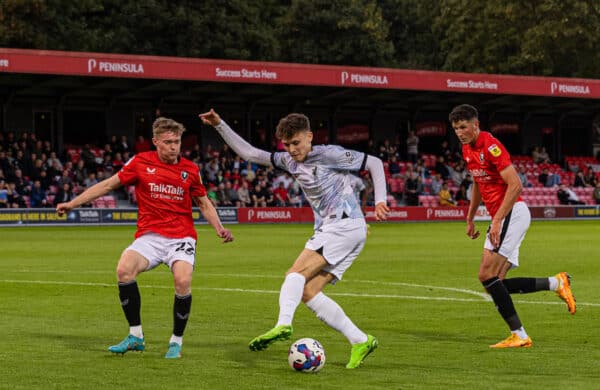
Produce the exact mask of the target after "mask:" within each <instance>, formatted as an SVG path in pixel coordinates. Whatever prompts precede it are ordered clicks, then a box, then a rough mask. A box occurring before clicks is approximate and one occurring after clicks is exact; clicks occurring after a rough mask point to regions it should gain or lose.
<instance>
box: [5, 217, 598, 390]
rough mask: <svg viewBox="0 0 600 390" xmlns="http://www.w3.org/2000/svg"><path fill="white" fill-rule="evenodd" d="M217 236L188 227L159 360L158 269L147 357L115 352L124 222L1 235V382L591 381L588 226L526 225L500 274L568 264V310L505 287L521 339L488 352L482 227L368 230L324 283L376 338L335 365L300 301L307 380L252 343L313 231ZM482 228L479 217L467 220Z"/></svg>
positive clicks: (326, 340)
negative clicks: (516, 262) (180, 336)
mask: <svg viewBox="0 0 600 390" xmlns="http://www.w3.org/2000/svg"><path fill="white" fill-rule="evenodd" d="M229 227H230V228H231V230H232V231H233V233H234V235H235V237H236V240H235V242H234V243H232V244H227V245H223V244H221V243H220V241H219V240H218V238H217V237H216V236H215V234H214V231H213V230H212V229H211V228H209V227H208V226H199V227H198V232H199V241H198V251H197V256H196V270H195V274H194V281H193V296H194V301H193V305H192V313H191V316H190V321H189V323H188V327H187V329H186V334H185V337H184V344H183V351H182V352H183V358H182V359H180V360H177V361H167V360H165V359H164V358H163V355H164V353H165V351H166V348H167V343H168V339H169V337H170V334H171V327H172V318H171V316H172V314H171V313H172V302H173V283H172V278H171V276H170V274H169V271H168V269H167V268H166V267H164V266H163V267H160V268H158V269H155V270H153V271H151V272H148V273H144V274H142V275H140V276H139V277H138V283H139V285H140V291H141V294H142V323H143V327H144V333H145V336H146V351H145V352H144V353H128V354H126V355H125V356H123V357H121V356H113V355H111V354H110V353H109V352H108V351H107V347H108V346H109V345H111V344H114V343H117V342H118V341H120V340H121V339H122V338H123V337H124V336H125V335H126V334H127V331H128V327H127V323H126V321H125V318H124V316H123V313H122V311H121V307H120V305H119V299H118V292H117V287H116V281H115V266H116V263H117V260H118V257H119V255H120V253H121V251H122V250H123V249H124V248H125V247H126V246H127V245H128V244H129V243H130V242H131V241H132V238H133V232H134V227H20V228H2V229H0V253H1V254H0V340H1V342H0V389H101V388H106V389H108V388H121V389H155V388H156V389H167V388H176V389H284V388H285V389H307V388H323V389H482V388H498V389H552V388H569V389H588V388H590V389H591V388H599V387H600V332H599V331H598V326H599V325H598V324H600V298H599V295H598V289H597V286H598V275H600V222H598V221H576V222H573V221H571V222H566V221H552V222H534V223H533V224H532V226H531V228H530V230H529V233H528V234H527V237H526V239H525V241H524V243H523V245H522V247H521V267H519V268H518V269H517V270H513V271H511V272H510V273H509V277H510V276H512V277H514V276H536V277H541V276H549V275H553V274H555V273H557V272H559V271H568V272H569V273H571V275H572V277H573V291H574V293H575V295H576V297H577V302H578V312H577V314H576V315H574V316H571V315H569V313H568V312H567V309H566V306H565V305H564V303H563V302H562V301H560V300H559V299H558V298H557V297H556V296H555V294H554V293H551V292H540V293H536V294H527V295H515V296H513V298H514V300H515V306H516V308H517V311H518V312H519V314H520V316H521V319H522V321H523V323H524V325H525V328H526V330H527V331H528V333H529V334H530V336H531V337H532V339H533V347H532V348H529V349H520V350H492V349H490V348H489V347H488V345H489V344H492V343H495V342H497V341H499V340H501V339H503V338H504V337H506V336H507V335H508V330H507V328H506V326H505V324H504V323H503V321H502V320H501V318H500V316H499V315H498V314H497V313H496V310H495V308H494V305H493V303H491V302H490V301H489V300H486V297H485V296H484V294H482V292H483V291H482V287H481V285H480V283H479V282H478V280H477V270H478V264H479V259H480V255H481V251H482V246H483V237H481V238H479V239H478V240H475V241H472V240H469V239H468V238H467V237H466V235H465V225H464V224H463V223H409V224H372V226H371V235H370V236H369V238H368V240H367V244H366V247H365V249H364V251H363V253H362V255H361V256H360V257H359V259H358V260H357V261H356V262H355V263H354V265H353V266H352V267H351V268H350V270H349V271H348V272H347V273H346V275H345V277H344V280H342V281H341V282H339V283H338V284H337V285H336V286H329V287H327V288H326V290H325V291H326V293H327V294H329V295H330V296H331V297H332V298H333V299H335V300H337V301H338V302H339V303H340V304H341V305H342V307H344V309H345V311H346V312H347V314H348V315H349V316H350V317H351V318H352V319H353V320H354V321H355V323H356V324H357V325H358V326H359V327H360V328H362V329H363V330H365V331H367V332H369V333H372V334H374V335H376V336H377V337H378V338H379V340H380V347H379V349H378V350H377V351H375V353H373V354H372V355H371V356H370V357H369V358H368V359H367V360H366V361H365V363H364V365H363V366H362V367H361V368H360V369H357V370H346V369H345V367H344V366H345V364H346V362H347V359H348V355H349V351H350V347H349V344H348V343H347V341H346V339H345V338H344V337H343V336H342V335H340V334H338V333H337V332H335V331H333V330H331V329H329V328H328V327H327V326H325V325H324V324H322V323H321V322H320V321H319V320H318V319H317V318H315V317H314V315H313V314H312V313H311V312H310V311H309V310H308V309H307V308H306V307H304V306H300V307H299V309H298V311H297V312H296V318H295V321H294V329H295V333H294V336H293V339H297V338H301V337H313V338H315V339H317V340H319V341H320V342H321V343H322V344H323V346H324V347H325V350H326V353H327V363H326V365H325V367H324V369H323V370H322V371H321V372H320V373H318V374H301V373H296V372H293V371H292V370H291V369H290V368H289V367H288V364H287V348H288V346H289V344H291V341H293V340H290V342H283V343H277V344H274V345H273V346H272V347H271V348H270V349H269V350H267V351H263V352H250V351H249V350H248V347H247V344H248V341H249V340H250V339H251V338H252V337H254V336H256V335H257V334H260V333H262V332H264V331H266V330H267V329H269V328H270V327H271V326H273V325H274V323H275V321H276V316H277V310H278V292H279V287H280V285H281V282H282V280H283V275H284V273H285V271H286V270H287V268H288V267H289V266H290V265H291V263H292V262H293V260H294V259H295V257H296V255H297V254H298V253H299V252H300V251H301V249H302V248H303V245H304V242H305V241H306V239H308V237H309V236H310V234H311V232H312V229H311V228H312V226H310V225H230V226H229ZM478 227H479V229H480V230H482V231H485V229H486V228H487V224H486V223H479V224H478Z"/></svg>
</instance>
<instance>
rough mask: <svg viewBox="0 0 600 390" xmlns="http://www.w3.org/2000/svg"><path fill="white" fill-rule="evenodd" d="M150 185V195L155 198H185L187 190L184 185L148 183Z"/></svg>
mask: <svg viewBox="0 0 600 390" xmlns="http://www.w3.org/2000/svg"><path fill="white" fill-rule="evenodd" d="M148 186H149V187H150V197H152V198H154V199H166V200H183V194H185V190H184V189H183V188H182V187H175V186H174V185H171V184H162V183H161V184H156V183H148Z"/></svg>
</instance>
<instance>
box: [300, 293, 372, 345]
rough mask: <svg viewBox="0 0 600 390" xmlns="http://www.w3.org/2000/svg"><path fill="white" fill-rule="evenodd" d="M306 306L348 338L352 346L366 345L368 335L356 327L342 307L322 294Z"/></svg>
mask: <svg viewBox="0 0 600 390" xmlns="http://www.w3.org/2000/svg"><path fill="white" fill-rule="evenodd" d="M306 306H307V307H308V308H309V309H310V310H312V311H313V312H314V313H315V314H316V315H317V317H318V318H319V319H320V320H321V321H323V322H324V323H326V324H327V325H329V326H330V327H332V328H333V329H335V330H337V331H338V332H340V333H341V334H343V335H344V336H346V338H347V339H348V341H350V344H358V343H364V342H365V341H367V335H366V334H365V333H364V332H363V331H362V330H360V329H358V327H357V326H356V325H354V323H353V322H352V320H350V318H348V316H347V315H346V313H344V310H343V309H342V307H341V306H340V305H338V304H337V303H336V302H335V301H334V300H333V299H331V298H329V297H328V296H327V295H325V294H323V293H322V292H320V293H318V294H317V295H315V296H314V297H313V298H312V299H311V300H310V301H308V302H306Z"/></svg>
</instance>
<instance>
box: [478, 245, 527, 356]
mask: <svg viewBox="0 0 600 390" xmlns="http://www.w3.org/2000/svg"><path fill="white" fill-rule="evenodd" d="M506 262H507V260H506V258H505V257H503V256H502V255H500V254H498V253H496V252H493V251H490V250H487V249H484V253H483V257H482V260H481V265H480V268H479V280H480V281H481V284H482V285H483V287H484V288H485V289H486V290H487V292H488V293H489V294H490V295H491V296H492V300H493V301H494V304H495V305H496V308H497V309H498V312H499V313H500V315H501V316H502V318H503V319H504V321H505V322H506V324H507V325H508V327H509V328H510V331H511V336H510V337H509V338H507V339H506V340H504V341H501V342H500V343H498V344H495V345H492V347H493V348H505V347H526V346H530V345H531V339H530V338H529V336H527V333H526V332H525V329H524V328H523V324H522V323H521V320H520V319H519V315H518V314H517V311H516V310H515V306H514V304H513V301H512V298H511V297H510V294H509V292H508V290H507V289H506V286H505V285H504V283H503V282H502V280H501V279H500V278H499V277H498V276H497V275H499V274H500V270H501V269H502V268H503V267H505V266H506V265H505V263H506ZM515 337H516V338H515Z"/></svg>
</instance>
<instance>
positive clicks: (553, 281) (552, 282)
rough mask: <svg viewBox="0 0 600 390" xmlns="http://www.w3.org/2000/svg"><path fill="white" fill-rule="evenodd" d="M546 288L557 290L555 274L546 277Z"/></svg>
mask: <svg viewBox="0 0 600 390" xmlns="http://www.w3.org/2000/svg"><path fill="white" fill-rule="evenodd" d="M548 289H549V290H550V291H556V290H558V278H557V277H556V276H550V277H549V278H548Z"/></svg>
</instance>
